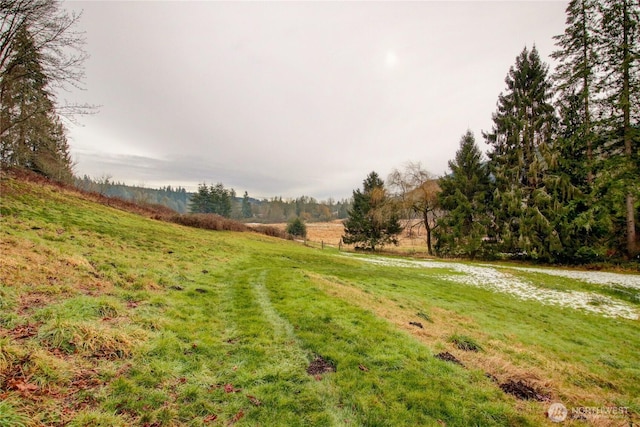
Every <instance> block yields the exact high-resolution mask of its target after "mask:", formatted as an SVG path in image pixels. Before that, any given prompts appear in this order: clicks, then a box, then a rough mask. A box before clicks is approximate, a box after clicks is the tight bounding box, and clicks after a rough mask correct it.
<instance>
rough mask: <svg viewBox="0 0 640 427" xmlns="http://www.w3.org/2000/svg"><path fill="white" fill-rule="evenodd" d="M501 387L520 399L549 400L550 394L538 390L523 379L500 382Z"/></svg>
mask: <svg viewBox="0 0 640 427" xmlns="http://www.w3.org/2000/svg"><path fill="white" fill-rule="evenodd" d="M500 388H501V389H502V391H504V392H505V393H508V394H511V395H513V396H515V397H516V398H517V399H520V400H537V401H539V402H544V401H546V400H549V396H547V395H546V394H545V393H542V392H540V391H538V390H536V389H535V388H533V387H531V386H530V385H528V384H526V383H524V382H523V381H522V380H518V381H513V380H509V381H507V382H505V383H502V384H500Z"/></svg>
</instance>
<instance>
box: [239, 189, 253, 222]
mask: <svg viewBox="0 0 640 427" xmlns="http://www.w3.org/2000/svg"><path fill="white" fill-rule="evenodd" d="M252 216H253V212H252V211H251V202H250V201H249V193H247V192H246V191H245V192H244V196H243V197H242V217H243V218H251V217H252Z"/></svg>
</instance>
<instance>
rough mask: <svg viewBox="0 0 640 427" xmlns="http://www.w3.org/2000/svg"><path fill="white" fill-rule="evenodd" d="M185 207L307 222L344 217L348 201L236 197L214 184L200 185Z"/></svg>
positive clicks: (231, 215) (238, 216)
mask: <svg viewBox="0 0 640 427" xmlns="http://www.w3.org/2000/svg"><path fill="white" fill-rule="evenodd" d="M189 206H190V211H191V212H192V213H214V214H218V215H221V216H224V217H227V218H234V219H240V220H247V221H254V222H263V223H276V222H288V221H292V220H293V219H296V218H298V219H300V221H307V222H308V221H330V220H332V219H335V218H344V217H346V215H347V210H348V206H349V202H348V201H345V200H343V201H341V202H337V203H336V202H334V201H333V200H332V199H329V200H328V201H324V202H319V201H317V200H316V199H314V198H313V197H307V196H301V197H297V198H295V199H283V198H282V197H273V198H271V199H262V200H258V199H254V198H251V197H249V194H248V193H247V192H246V191H245V192H244V195H243V196H242V197H241V198H240V197H237V196H236V192H235V190H234V189H233V188H225V186H224V185H223V184H221V183H218V184H216V185H215V186H213V185H210V186H207V185H206V184H200V186H199V187H198V192H197V193H195V194H192V195H191V199H190V204H189ZM341 215H342V216H341Z"/></svg>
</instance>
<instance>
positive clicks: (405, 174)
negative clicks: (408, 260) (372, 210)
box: [388, 162, 440, 255]
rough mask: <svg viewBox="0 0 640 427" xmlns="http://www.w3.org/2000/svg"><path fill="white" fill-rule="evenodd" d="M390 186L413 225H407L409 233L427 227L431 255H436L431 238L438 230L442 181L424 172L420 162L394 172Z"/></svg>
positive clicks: (389, 178)
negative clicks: (416, 228) (439, 181)
mask: <svg viewBox="0 0 640 427" xmlns="http://www.w3.org/2000/svg"><path fill="white" fill-rule="evenodd" d="M388 182H389V187H390V188H391V189H392V190H393V192H394V196H395V198H396V200H397V201H398V203H399V204H400V206H401V208H402V209H403V210H404V212H405V215H404V216H405V218H407V219H409V220H410V224H407V225H408V229H410V230H411V229H412V228H413V227H421V226H424V228H425V231H426V235H427V238H426V243H427V251H428V253H429V255H433V245H432V239H431V234H432V232H433V230H434V229H435V228H436V227H437V222H436V221H437V219H438V193H439V192H440V185H439V184H438V179H437V178H436V177H435V176H434V175H433V174H431V173H430V172H428V171H427V170H426V169H424V168H423V167H422V164H421V163H420V162H408V163H407V164H406V165H405V166H404V169H403V170H398V169H394V170H393V171H392V172H391V174H390V175H389V177H388ZM414 215H415V217H414ZM415 219H417V220H418V221H417V222H416V221H415Z"/></svg>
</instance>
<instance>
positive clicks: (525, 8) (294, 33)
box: [61, 1, 567, 199]
mask: <svg viewBox="0 0 640 427" xmlns="http://www.w3.org/2000/svg"><path fill="white" fill-rule="evenodd" d="M566 5H567V1H535V2H522V1H501V2H486V1H470V2H450V1H442V2H408V3H400V2H160V1H144V2H143V1H138V2H131V1H130V2H114V1H105V2H82V1H74V2H65V3H64V6H65V7H66V8H67V9H69V10H76V11H80V10H82V11H83V16H82V19H81V21H80V28H79V29H80V30H83V31H85V32H86V39H87V45H86V49H87V51H88V52H89V54H90V55H91V57H90V59H89V60H88V61H87V62H86V64H85V71H86V80H85V86H86V90H85V91H83V92H73V93H65V94H62V95H61V98H66V99H67V100H73V101H81V102H85V101H86V102H89V103H92V104H98V105H100V106H101V107H100V109H99V113H98V114H96V115H93V116H89V117H81V118H80V122H81V123H82V126H71V127H70V135H69V136H70V145H71V148H72V154H73V156H74V159H75V160H76V161H77V167H76V172H77V173H78V174H79V175H84V174H88V175H90V176H92V177H96V178H100V177H103V176H106V175H108V176H111V177H112V178H113V179H115V180H118V181H123V182H126V183H128V184H132V185H144V186H146V187H151V188H155V187H158V186H164V185H168V184H170V185H172V186H183V187H186V188H187V189H188V190H195V189H196V188H197V185H198V183H201V182H207V183H208V184H215V183H217V182H222V183H223V184H224V185H225V186H226V187H233V188H234V189H235V190H236V191H237V192H238V193H239V194H242V193H243V192H244V191H245V190H246V191H248V192H249V195H250V196H253V197H260V198H262V197H272V196H283V197H297V196H301V195H307V196H313V197H316V198H318V199H325V198H328V197H333V198H336V199H340V198H343V197H350V196H351V191H352V190H353V189H355V188H359V187H360V186H361V184H362V181H363V180H364V178H365V177H366V175H367V174H368V173H369V172H370V171H372V170H375V171H376V172H378V174H380V175H381V176H382V177H383V178H384V177H386V176H387V175H388V174H389V172H391V170H392V169H393V168H401V167H402V166H403V164H405V163H406V162H407V161H414V162H417V161H419V162H421V163H422V165H423V166H424V167H425V168H426V169H428V170H429V171H431V172H432V173H434V174H436V175H442V174H444V173H446V172H447V170H448V166H447V162H448V160H450V159H452V158H453V157H454V155H455V152H456V150H457V149H458V147H459V141H460V137H461V136H462V135H463V134H464V133H465V132H466V130H467V129H471V130H472V131H473V132H474V134H475V136H476V141H477V142H478V143H479V145H480V146H481V148H482V149H483V150H486V149H487V147H486V146H485V145H484V144H483V140H482V135H481V131H482V130H485V131H486V130H490V128H491V125H492V122H491V115H492V113H493V112H494V111H495V109H496V101H497V99H498V95H499V94H500V92H502V91H503V90H504V89H505V83H504V79H505V77H506V75H507V72H508V70H509V67H511V66H512V65H513V64H514V63H515V58H516V56H517V55H518V54H519V53H520V52H521V51H522V49H523V48H524V47H525V46H527V47H529V48H531V47H532V46H533V45H534V44H535V45H536V47H537V48H538V50H539V52H540V55H541V57H542V58H543V60H545V62H548V63H549V61H550V59H549V55H550V53H551V52H552V51H553V50H554V44H553V39H552V37H553V36H554V35H557V34H560V33H562V32H563V31H564V22H565V13H564V10H565V8H566Z"/></svg>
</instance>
